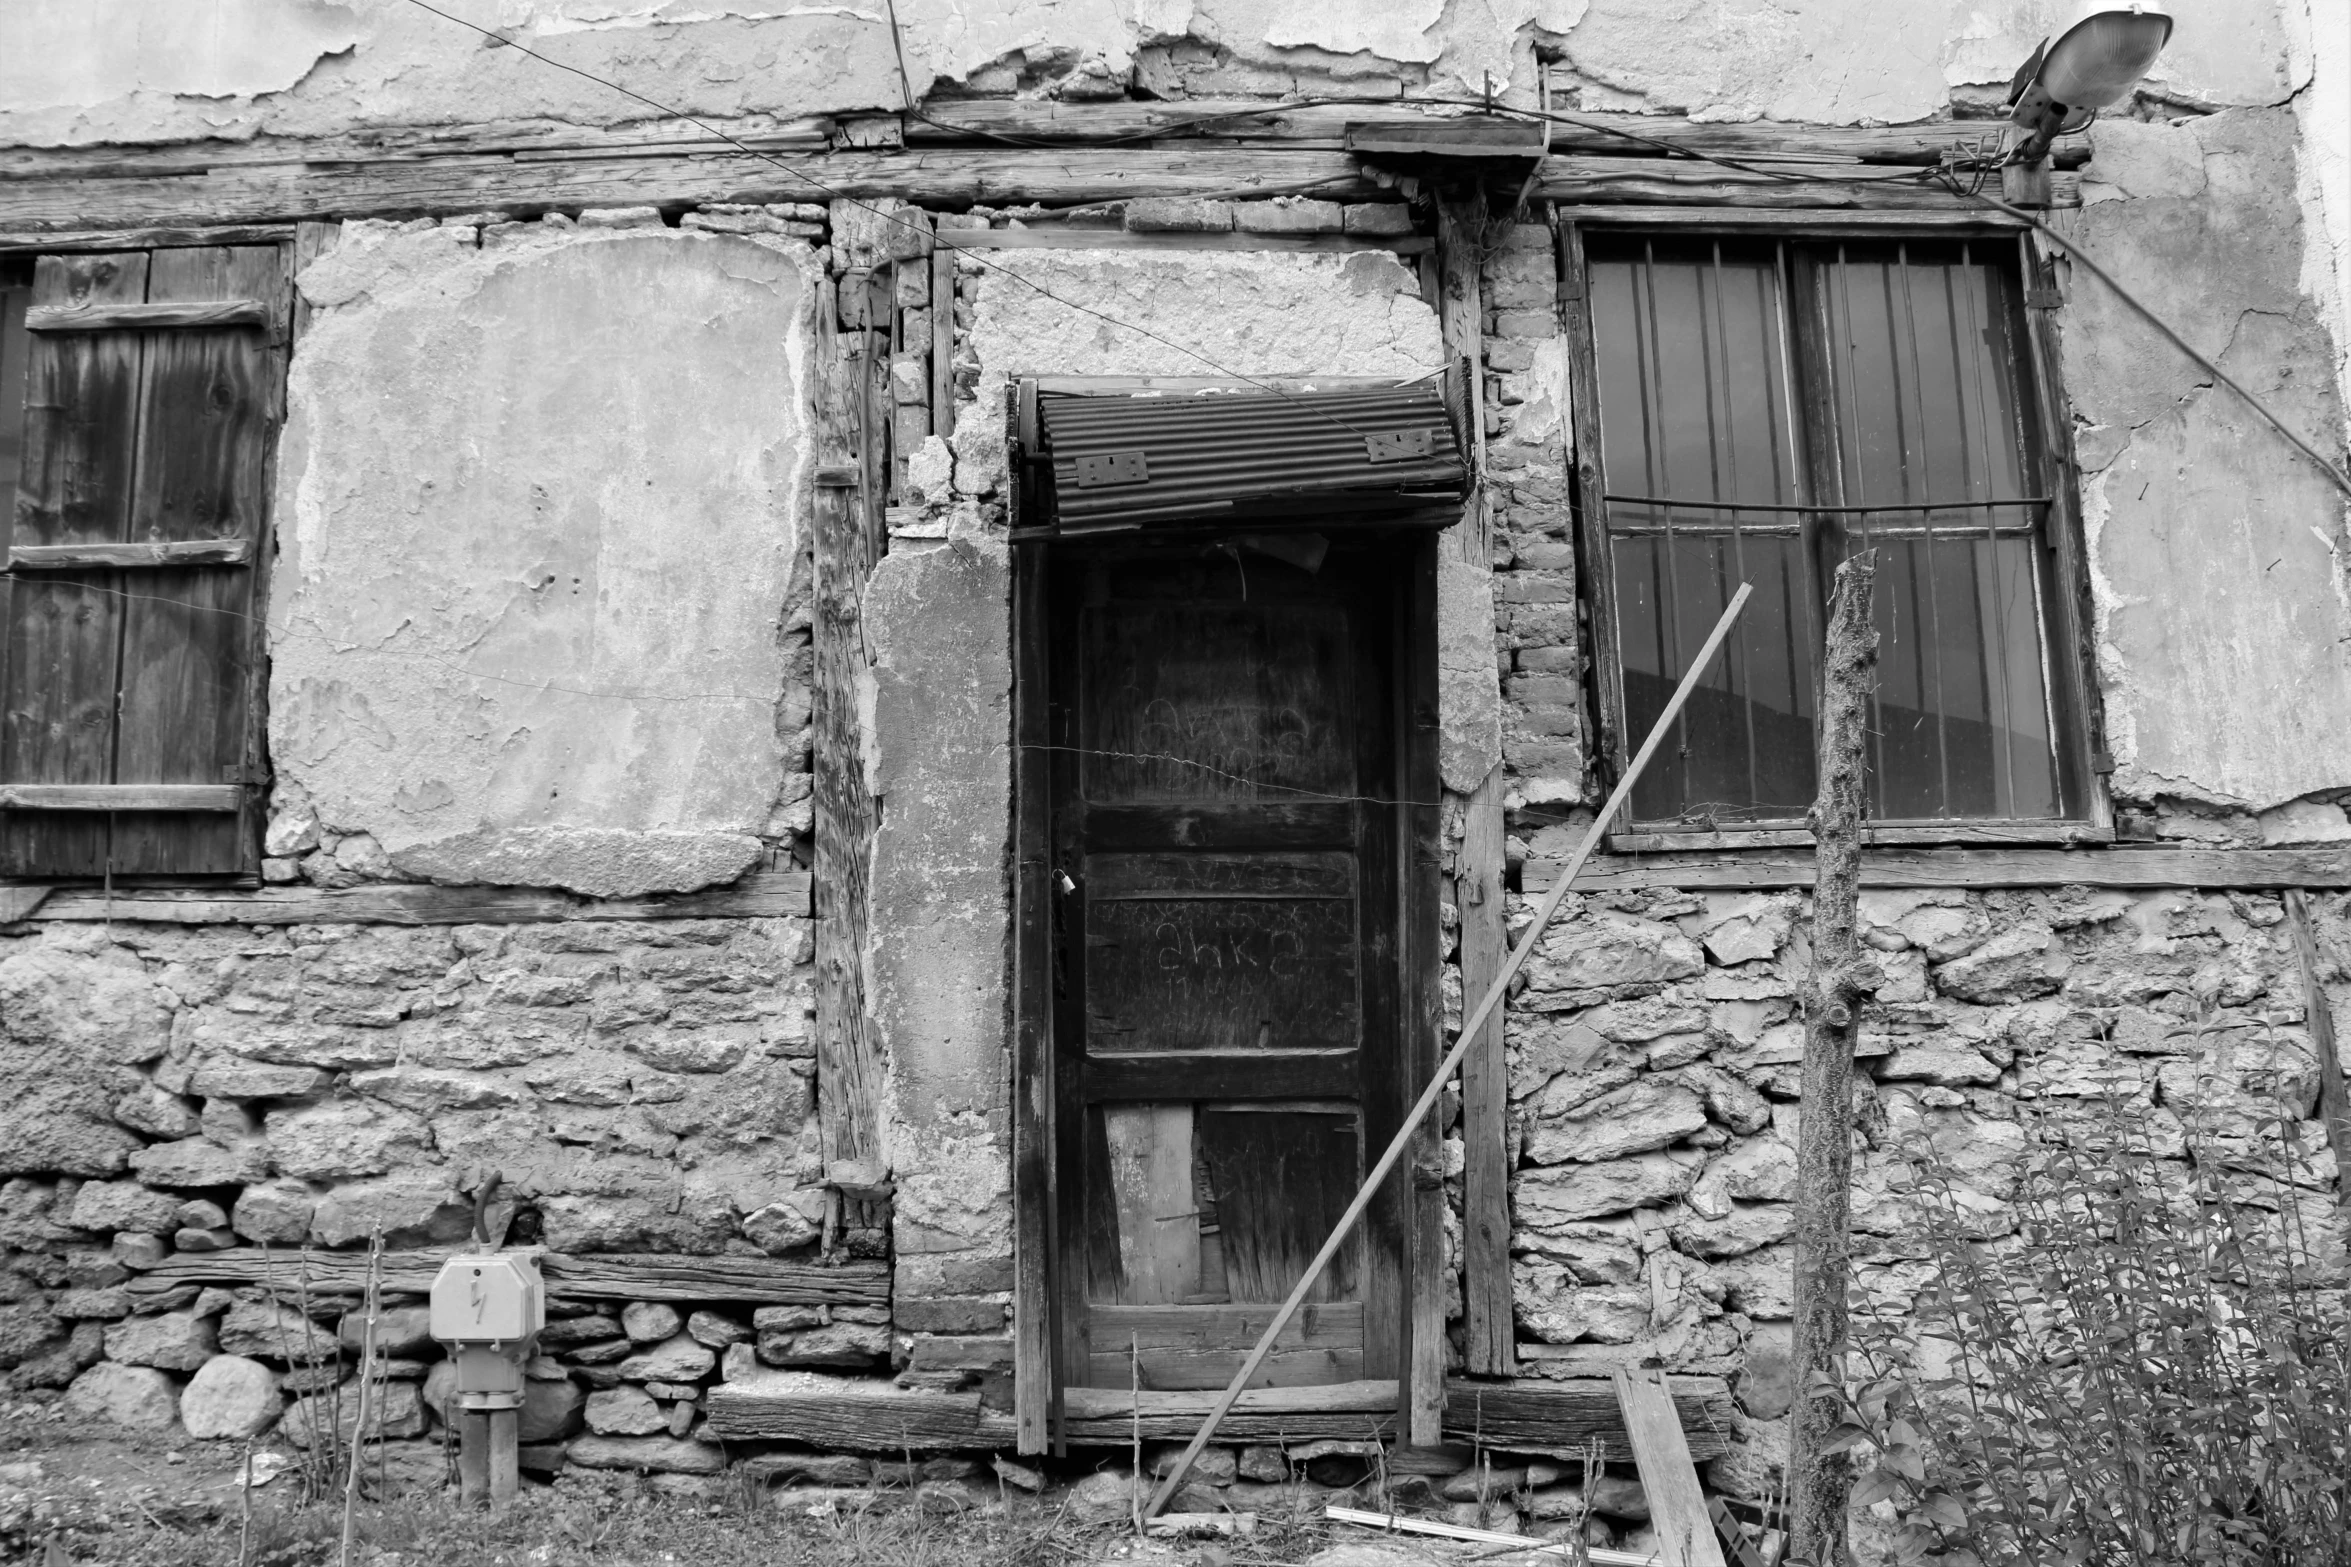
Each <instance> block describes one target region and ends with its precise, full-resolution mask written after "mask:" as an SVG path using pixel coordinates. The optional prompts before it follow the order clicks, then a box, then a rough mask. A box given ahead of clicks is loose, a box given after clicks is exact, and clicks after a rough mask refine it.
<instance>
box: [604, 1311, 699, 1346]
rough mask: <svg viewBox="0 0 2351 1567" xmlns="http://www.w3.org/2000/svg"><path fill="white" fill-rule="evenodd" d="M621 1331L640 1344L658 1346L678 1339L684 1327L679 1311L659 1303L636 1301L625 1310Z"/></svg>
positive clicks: (621, 1316) (621, 1315)
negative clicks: (666, 1340) (679, 1331)
mask: <svg viewBox="0 0 2351 1567" xmlns="http://www.w3.org/2000/svg"><path fill="white" fill-rule="evenodd" d="M620 1325H621V1330H622V1331H623V1332H625V1333H627V1334H628V1336H629V1338H630V1339H631V1340H632V1341H634V1342H636V1343H639V1344H658V1343H661V1342H662V1341H663V1340H665V1339H672V1338H675V1337H677V1335H678V1330H679V1328H680V1327H681V1326H682V1325H683V1324H682V1322H681V1320H680V1318H679V1316H678V1313H677V1309H676V1308H675V1307H673V1306H665V1305H662V1304H660V1303H659V1302H657V1301H636V1302H633V1303H632V1304H630V1305H629V1306H627V1307H625V1308H623V1310H622V1311H621V1314H620Z"/></svg>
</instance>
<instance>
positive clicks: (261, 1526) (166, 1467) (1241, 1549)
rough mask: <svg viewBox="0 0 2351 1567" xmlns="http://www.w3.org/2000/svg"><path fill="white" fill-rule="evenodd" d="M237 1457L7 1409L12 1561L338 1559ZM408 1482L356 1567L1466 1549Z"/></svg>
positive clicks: (1005, 1512)
mask: <svg viewBox="0 0 2351 1567" xmlns="http://www.w3.org/2000/svg"><path fill="white" fill-rule="evenodd" d="M273 1453H274V1456H272V1454H273ZM242 1457H243V1452H242V1448H241V1446H240V1445H239V1444H236V1443H226V1442H221V1443H207V1442H196V1441H191V1440H189V1439H188V1438H187V1437H186V1436H184V1435H183V1434H181V1433H179V1432H177V1431H176V1430H175V1431H172V1432H168V1433H156V1434H147V1433H140V1432H130V1431H125V1430H123V1429H122V1428H120V1427H116V1426H112V1425H100V1424H94V1423H90V1422H87V1421H84V1420H81V1419H78V1418H77V1417H74V1416H72V1415H69V1414H68V1413H66V1411H65V1410H64V1409H63V1407H62V1406H60V1405H57V1404H54V1403H51V1404H46V1405H40V1404H8V1405H0V1562H8V1563H19V1562H24V1563H36V1564H39V1567H69V1564H85V1563H88V1564H95V1563H106V1564H119V1567H340V1563H341V1561H342V1556H341V1540H342V1527H343V1508H342V1503H341V1499H340V1497H339V1496H337V1497H334V1498H332V1499H323V1498H314V1497H311V1496H308V1495H306V1494H305V1485H304V1480H305V1475H304V1471H303V1469H302V1468H301V1466H300V1463H299V1460H298V1459H297V1458H294V1457H291V1456H289V1455H287V1454H285V1453H284V1451H283V1450H282V1449H276V1450H272V1449H266V1448H265V1449H264V1450H263V1457H262V1458H261V1460H260V1461H259V1462H258V1463H257V1464H256V1466H255V1467H256V1473H257V1475H267V1476H268V1479H267V1483H266V1484H260V1485H256V1486H254V1487H252V1488H250V1489H249V1490H248V1489H247V1488H244V1487H241V1486H240V1485H239V1483H238V1482H239V1466H240V1461H241V1459H242ZM409 1479H410V1483H411V1484H415V1483H416V1482H418V1481H424V1482H427V1484H426V1487H425V1488H423V1489H416V1490H410V1491H409V1492H408V1493H407V1494H394V1495H391V1496H389V1497H386V1498H382V1499H378V1498H375V1497H373V1496H368V1497H365V1498H364V1499H363V1500H362V1501H361V1502H360V1503H359V1505H358V1506H357V1508H356V1509H355V1512H354V1517H353V1526H354V1527H353V1533H354V1536H355V1542H356V1543H355V1544H354V1546H353V1549H352V1551H351V1555H350V1562H351V1563H352V1564H353V1567H754V1564H756V1567H835V1564H841V1567H847V1564H857V1567H1093V1564H1102V1563H1128V1562H1132V1563H1135V1564H1137V1567H1146V1564H1149V1567H1289V1564H1294V1563H1303V1562H1307V1561H1308V1560H1310V1559H1312V1558H1315V1557H1317V1556H1318V1555H1319V1556H1321V1557H1322V1558H1323V1560H1322V1562H1321V1563H1319V1564H1318V1567H1421V1564H1427V1567H1436V1564H1439V1563H1449V1562H1451V1561H1453V1560H1455V1558H1456V1556H1457V1555H1458V1554H1464V1553H1459V1552H1456V1551H1452V1550H1447V1549H1446V1548H1444V1547H1442V1546H1438V1545H1435V1544H1434V1542H1431V1543H1430V1545H1429V1547H1428V1548H1425V1549H1424V1548H1423V1546H1422V1543H1421V1542H1419V1541H1414V1542H1412V1545H1411V1548H1410V1549H1409V1550H1406V1549H1403V1548H1402V1546H1401V1542H1394V1543H1391V1542H1382V1541H1379V1540H1378V1539H1377V1537H1376V1536H1373V1535H1370V1534H1368V1533H1367V1532H1366V1531H1362V1530H1353V1529H1337V1528H1335V1527H1334V1526H1332V1525H1329V1524H1326V1523H1324V1522H1322V1521H1321V1520H1319V1519H1317V1518H1312V1517H1308V1518H1305V1519H1301V1520H1289V1519H1283V1518H1276V1517H1272V1516H1269V1515H1261V1516H1260V1517H1259V1519H1258V1521H1257V1526H1256V1531H1255V1532H1254V1533H1253V1534H1251V1535H1249V1536H1248V1537H1246V1538H1227V1539H1217V1540H1206V1539H1196V1540H1174V1541H1160V1540H1145V1541H1138V1540H1136V1539H1135V1538H1134V1537H1133V1535H1132V1533H1131V1532H1130V1531H1129V1530H1128V1529H1126V1528H1124V1527H1122V1526H1116V1525H1096V1526H1084V1525H1080V1524H1078V1523H1076V1522H1073V1521H1072V1520H1071V1519H1070V1517H1069V1516H1068V1515H1067V1513H1066V1511H1065V1510H1064V1509H1062V1508H1061V1507H1060V1506H1059V1505H1058V1504H1055V1503H1051V1502H1041V1501H1040V1500H1039V1499H1038V1498H1036V1497H1034V1496H1031V1495H1028V1494H1027V1493H1024V1492H1022V1491H1019V1490H1015V1489H1012V1488H1010V1487H996V1488H994V1493H993V1495H992V1496H991V1495H990V1494H989V1488H988V1487H984V1486H983V1487H975V1488H972V1496H973V1499H971V1500H969V1501H965V1502H958V1501H957V1500H956V1499H954V1498H953V1497H948V1498H944V1499H942V1498H940V1497H939V1496H937V1495H928V1496H917V1495H915V1494H914V1493H911V1492H907V1491H903V1490H899V1491H889V1490H873V1491H869V1492H862V1493H842V1492H837V1491H827V1492H822V1493H815V1492H797V1493H796V1492H792V1491H777V1492H772V1493H767V1494H764V1495H761V1494H755V1493H752V1492H750V1491H748V1490H746V1489H744V1488H742V1487H740V1486H737V1485H732V1484H724V1483H718V1484H712V1485H710V1486H709V1487H707V1489H701V1490H699V1491H698V1494H697V1489H695V1488H689V1487H688V1486H682V1485H677V1484H674V1483H673V1484H667V1485H665V1484H664V1483H662V1482H660V1481H657V1480H656V1481H646V1480H640V1479H639V1478H638V1477H636V1476H633V1475H612V1474H597V1473H582V1472H574V1473H570V1474H567V1475H565V1476H564V1477H563V1478H561V1479H559V1480H557V1481H555V1482H554V1483H553V1484H551V1485H549V1484H539V1483H534V1482H527V1481H526V1483H525V1486H524V1492H523V1495H522V1497H521V1498H520V1499H519V1500H517V1501H516V1502H515V1503H514V1504H512V1505H511V1506H509V1507H507V1508H505V1509H502V1510H501V1511H499V1512H497V1513H494V1514H493V1513H486V1512H481V1511H470V1510H467V1509H464V1508H461V1507H459V1506H458V1505H457V1503H456V1502H455V1500H454V1499H453V1497H451V1496H449V1495H446V1494H444V1493H442V1492H440V1491H438V1490H435V1489H432V1488H430V1482H431V1481H433V1480H435V1479H437V1476H426V1475H412V1476H410V1477H409ZM393 1481H394V1483H393V1485H392V1486H391V1487H390V1489H391V1490H393V1491H395V1492H397V1491H399V1489H400V1486H399V1481H398V1477H397V1476H395V1477H393ZM1339 1547H1344V1548H1343V1549H1342V1548H1339ZM1486 1549H1487V1550H1488V1551H1490V1549H1491V1548H1490V1547H1489V1548H1486ZM1466 1554H1469V1555H1479V1554H1482V1553H1481V1552H1479V1551H1478V1550H1477V1549H1476V1548H1467V1550H1466ZM1541 1559H1546V1558H1531V1557H1519V1558H1515V1560H1518V1561H1521V1562H1524V1561H1530V1560H1541ZM1548 1559H1552V1560H1555V1559H1556V1558H1548ZM1495 1567H1507V1563H1496V1564H1495Z"/></svg>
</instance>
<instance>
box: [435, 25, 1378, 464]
mask: <svg viewBox="0 0 2351 1567" xmlns="http://www.w3.org/2000/svg"><path fill="white" fill-rule="evenodd" d="M408 3H409V4H410V5H413V6H415V7H416V8H417V9H419V10H422V11H429V12H431V13H432V14H433V15H435V16H437V17H439V18H441V20H443V21H445V22H451V23H454V24H455V25H457V26H459V27H463V28H465V29H467V30H468V31H470V32H475V33H479V34H480V35H481V36H482V37H484V38H487V39H490V40H492V41H493V43H494V44H496V45H497V46H498V47H501V48H506V49H514V50H518V51H520V52H521V53H522V54H525V55H527V56H529V57H530V58H531V59H534V60H537V61H538V62H540V63H541V64H542V65H551V66H553V67H555V68H556V69H557V70H559V71H568V72H570V73H571V74H572V75H574V76H577V77H579V78H581V79H582V80H584V81H590V82H594V83H595V84H596V85H597V86H599V87H604V88H608V89H610V90H611V91H613V92H616V93H619V94H620V95H621V96H623V97H625V98H629V99H632V100H634V101H635V102H638V103H641V104H644V105H645V106H646V107H647V108H649V109H655V110H658V111H659V112H660V113H662V114H664V115H666V116H668V117H669V118H671V119H675V120H682V121H684V122H685V123H686V124H688V125H691V126H693V127H695V128H696V129H697V130H701V131H706V132H708V133H709V134H710V135H711V136H714V137H716V138H717V139H718V140H720V141H722V142H724V143H726V144H727V145H728V146H730V147H732V148H734V149H735V150H736V151H737V152H740V153H742V154H744V155H745V156H747V157H752V158H757V159H758V160H759V161H760V162H762V163H765V164H768V165H769V166H771V167H773V168H776V169H780V170H782V171H783V172H784V173H786V174H789V175H791V176H792V177H793V178H794V179H796V180H800V181H802V182H803V183H805V184H807V185H809V186H811V187H813V188H814V189H817V190H820V191H823V192H824V193H825V195H826V196H828V197H830V198H831V199H832V200H834V201H838V202H841V203H843V204H845V205H847V206H851V207H855V208H857V209H858V210H859V211H861V212H865V213H869V214H871V215H872V216H874V217H877V218H880V219H881V220H882V221H884V222H885V223H888V224H890V225H891V226H893V227H895V228H902V229H904V230H906V231H907V232H908V233H910V234H915V235H919V236H920V237H921V238H922V240H923V241H924V242H925V243H926V244H927V243H931V242H932V240H933V235H932V232H931V229H930V227H929V225H928V224H918V223H910V222H908V221H907V220H906V219H904V218H902V217H900V216H898V215H897V214H896V213H894V212H891V211H889V210H888V209H887V208H883V207H877V206H875V205H873V204H872V203H871V202H866V201H860V200H858V199H857V198H856V197H854V196H850V195H847V194H845V193H844V192H842V191H840V190H837V189H835V188H834V187H833V186H831V185H828V184H826V183H825V182H824V181H823V180H820V179H818V178H817V177H816V176H815V175H813V174H810V173H809V172H807V171H806V170H805V169H799V168H795V167H793V166H792V165H791V164H788V163H786V162H784V161H783V160H782V159H781V158H777V157H775V156H773V155H771V154H769V153H764V152H761V151H760V150H759V149H758V148H756V147H753V146H750V145H748V144H747V143H745V142H742V141H740V140H738V139H736V138H735V137H733V136H729V135H728V134H727V133H726V132H724V131H722V130H720V129H719V128H718V127H717V126H715V125H712V124H710V123H709V122H708V121H707V120H703V119H700V118H698V117H696V116H694V115H691V114H688V113H686V112H685V111H684V110H682V109H674V108H671V107H670V106H669V105H668V104H665V103H663V102H661V100H659V99H658V98H648V97H646V96H645V95H644V94H643V93H641V92H638V91H636V90H635V89H634V88H631V87H624V86H622V85H621V84H620V83H619V82H616V81H613V80H612V79H611V78H609V77H604V76H598V75H597V74H596V73H595V72H594V71H589V70H583V69H581V68H580V67H579V66H576V65H571V64H568V63H566V62H565V61H562V60H558V59H556V58H555V57H554V56H553V55H546V54H541V53H539V51H538V50H536V49H533V48H531V47H530V46H529V45H527V44H522V43H517V42H516V41H515V40H514V39H512V38H509V37H507V36H506V35H505V34H504V33H500V32H497V31H495V30H494V29H492V28H487V27H484V26H482V25H481V24H480V23H478V22H469V21H467V20H466V19H465V18H464V17H462V16H457V15H455V14H453V13H451V12H448V11H444V10H442V9H441V8H440V7H439V6H437V5H434V4H432V0H408ZM900 69H901V71H903V70H904V61H903V58H901V61H900ZM906 90H907V91H909V92H910V91H911V83H910V82H909V83H908V84H907V87H906ZM956 254H958V255H961V256H965V257H968V258H969V259H970V260H971V261H973V262H974V263H975V264H977V265H979V266H982V267H985V268H987V269H988V270H989V271H991V272H1000V273H1002V274H1003V275H1004V276H1006V277H1008V278H1011V279H1013V280H1014V281H1016V282H1019V283H1022V284H1025V285H1027V286H1028V287H1029V288H1032V289H1034V290H1036V292H1037V293H1039V294H1041V295H1043V296H1044V297H1045V298H1047V299H1049V300H1051V301H1053V302H1054V303H1055V304H1057V305H1060V306H1063V307H1064V308H1066V309H1070V310H1075V311H1078V312H1080V313H1082V314H1085V315H1089V316H1092V317H1094V318H1095V319H1096V320H1098V321H1102V322H1105V323H1107V324H1109V325H1111V326H1114V327H1117V328H1119V329H1120V330H1122V331H1127V332H1133V333H1135V334H1137V335H1138V336H1141V337H1147V338H1149V339H1151V340H1152V341H1153V342H1156V343H1159V344H1162V345H1164V346H1165V347H1168V348H1172V349H1174V350H1175V351H1176V352H1177V353H1179V354H1183V355H1185V356H1186V357H1188V358H1191V359H1196V360H1198V361H1199V362H1200V363H1201V364H1204V365H1206V366H1208V368H1209V369H1211V370H1214V371H1215V372H1216V373H1217V374H1218V375H1222V376H1229V377H1231V378H1232V379H1233V380H1236V381H1240V382H1242V383H1244V384H1246V385H1249V386H1253V387H1256V388H1257V389H1258V390H1260V391H1263V392H1270V393H1272V394H1273V395H1274V396H1276V397H1279V398H1281V399H1282V400H1283V401H1285V402H1291V403H1298V400H1297V399H1296V398H1293V397H1291V396H1290V394H1289V393H1287V392H1285V391H1283V390H1282V389H1281V388H1280V387H1279V386H1277V385H1275V384H1274V383H1273V382H1271V381H1267V380H1263V379H1261V378H1259V377H1257V376H1252V375H1245V374H1243V373H1242V372H1241V371H1238V370H1235V369H1232V368H1231V367H1230V366H1227V365H1223V364H1220V363H1218V362H1217V361H1216V360H1214V359H1212V358H1210V357H1209V356H1208V355H1206V354H1204V353H1202V352H1200V351H1199V350H1198V349H1196V348H1191V347H1188V346H1186V345H1185V344H1182V343H1179V342H1177V341H1176V340H1175V339H1174V338H1172V337H1168V336H1166V335H1165V334H1164V333H1160V332H1154V331H1152V330H1151V329H1150V328H1149V327H1146V326H1138V325H1136V324H1135V323H1134V322H1131V321H1122V320H1120V319H1119V318H1118V317H1116V316H1114V315H1111V314H1109V313H1108V312H1107V311H1102V310H1097V309H1095V308H1094V307H1093V306H1091V305H1087V304H1081V303H1080V302H1078V301H1077V300H1074V299H1065V298H1063V297H1062V296H1061V295H1059V294H1056V293H1054V292H1053V291H1052V290H1051V289H1049V288H1047V287H1046V286H1045V285H1044V284H1042V283H1039V282H1038V281H1036V279H1034V278H1031V277H1028V276H1026V275H1024V274H1023V273H1021V272H1020V271H1019V270H1018V269H1016V268H1013V267H1007V266H1004V265H1002V264H1001V263H999V262H995V261H991V260H989V259H988V258H987V257H986V256H984V255H981V254H979V253H978V252H976V251H973V250H968V249H963V248H960V247H957V248H956ZM1298 406H1299V407H1301V408H1303V409H1305V410H1306V411H1307V412H1310V413H1312V414H1314V415H1316V416H1317V417H1318V418H1320V419H1322V420H1324V421H1325V422H1326V423H1329V424H1334V425H1337V426H1338V427H1339V428H1340V429H1342V430H1345V431H1346V432H1347V433H1348V434H1350V435H1355V436H1363V437H1366V438H1368V437H1369V434H1370V432H1368V431H1365V430H1358V429H1357V428H1355V426H1353V425H1351V424H1349V423H1347V421H1346V420H1344V419H1341V418H1340V417H1339V416H1338V415H1336V414H1334V413H1331V412H1330V411H1329V410H1328V409H1323V408H1315V407H1312V406H1310V405H1307V404H1304V403H1298Z"/></svg>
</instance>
